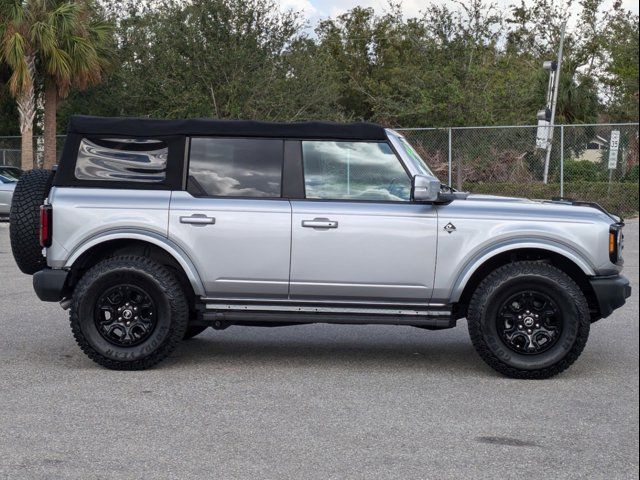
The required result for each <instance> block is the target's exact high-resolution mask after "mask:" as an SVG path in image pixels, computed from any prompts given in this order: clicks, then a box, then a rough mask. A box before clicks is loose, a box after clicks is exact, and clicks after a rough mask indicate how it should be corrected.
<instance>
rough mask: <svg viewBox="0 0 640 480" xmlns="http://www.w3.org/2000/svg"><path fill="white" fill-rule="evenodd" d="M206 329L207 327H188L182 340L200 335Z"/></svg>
mask: <svg viewBox="0 0 640 480" xmlns="http://www.w3.org/2000/svg"><path fill="white" fill-rule="evenodd" d="M207 328H209V327H208V326H207V325H189V326H188V327H187V331H186V332H185V333H184V340H189V339H190V338H193V337H195V336H197V335H200V334H201V333H202V332H204V331H205V330H206V329H207Z"/></svg>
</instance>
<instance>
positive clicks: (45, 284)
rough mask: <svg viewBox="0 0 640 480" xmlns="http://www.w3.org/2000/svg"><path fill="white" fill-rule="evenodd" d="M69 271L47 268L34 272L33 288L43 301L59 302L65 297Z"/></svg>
mask: <svg viewBox="0 0 640 480" xmlns="http://www.w3.org/2000/svg"><path fill="white" fill-rule="evenodd" d="M68 275H69V272H67V271H66V270H52V269H51V268H45V269H44V270H40V271H39V272H36V273H34V274H33V289H34V290H35V291H36V295H38V298H39V299H40V300H42V301H43V302H59V301H60V300H62V299H63V297H64V289H65V286H66V283H67V276H68Z"/></svg>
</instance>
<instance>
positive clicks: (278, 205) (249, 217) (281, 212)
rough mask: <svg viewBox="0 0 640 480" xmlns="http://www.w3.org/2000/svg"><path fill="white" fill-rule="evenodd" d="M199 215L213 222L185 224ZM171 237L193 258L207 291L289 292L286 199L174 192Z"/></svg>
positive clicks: (223, 294) (221, 293)
mask: <svg viewBox="0 0 640 480" xmlns="http://www.w3.org/2000/svg"><path fill="white" fill-rule="evenodd" d="M198 218H202V219H210V220H209V221H213V222H215V223H207V224H198V223H185V222H190V221H192V220H193V219H198ZM169 239H171V240H172V241H173V242H175V243H176V244H177V245H179V246H180V247H181V248H182V249H183V250H184V251H185V252H187V254H188V255H189V256H190V257H191V258H192V259H193V261H194V263H195V265H196V268H197V270H198V271H199V272H200V276H201V279H202V282H203V284H204V289H205V291H206V293H207V294H208V295H212V296H221V297H230V298H234V297H238V298H242V297H245V296H251V297H255V296H264V297H274V298H287V296H288V293H289V259H290V255H291V204H290V203H289V201H288V200H260V199H243V198H196V197H193V196H192V195H191V194H189V193H187V192H173V195H172V198H171V209H170V212H169Z"/></svg>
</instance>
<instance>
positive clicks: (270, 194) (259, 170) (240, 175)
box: [187, 138, 284, 198]
mask: <svg viewBox="0 0 640 480" xmlns="http://www.w3.org/2000/svg"><path fill="white" fill-rule="evenodd" d="M283 148H284V142H283V141H282V140H275V139H259V138H192V139H191V148H190V154H189V181H188V185H187V189H188V191H189V192H190V193H191V194H192V195H195V196H212V197H256V198H274V197H280V196H281V190H282V163H283Z"/></svg>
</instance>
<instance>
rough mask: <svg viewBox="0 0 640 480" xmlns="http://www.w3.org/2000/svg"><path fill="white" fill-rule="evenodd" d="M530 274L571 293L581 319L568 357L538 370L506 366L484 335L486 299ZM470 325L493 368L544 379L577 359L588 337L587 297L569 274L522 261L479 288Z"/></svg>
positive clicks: (473, 299)
mask: <svg viewBox="0 0 640 480" xmlns="http://www.w3.org/2000/svg"><path fill="white" fill-rule="evenodd" d="M528 275H537V276H544V277H547V278H550V279H552V280H553V281H554V282H555V283H556V284H557V287H558V288H559V289H563V290H564V291H566V292H568V294H569V296H570V297H571V298H572V299H573V301H574V302H575V305H576V307H577V310H578V312H579V316H580V318H579V319H578V321H579V326H578V335H577V338H576V340H575V343H574V344H573V346H572V348H571V349H570V350H569V352H568V353H567V355H566V356H565V357H564V358H563V359H562V360H561V361H559V362H558V363H556V364H554V365H551V366H549V367H546V368H541V369H537V370H524V369H519V368H515V367H513V366H510V365H508V364H506V363H504V362H503V361H502V360H500V359H499V358H498V357H497V356H496V355H495V354H494V353H493V352H492V351H491V349H490V348H489V346H488V345H487V343H486V341H485V339H484V336H483V334H482V318H483V308H484V305H485V304H486V302H487V299H489V298H491V296H492V295H493V294H494V292H496V290H498V289H499V288H501V286H502V284H503V283H504V282H505V281H507V280H511V279H513V278H514V277H518V276H528ZM467 322H468V327H469V335H470V337H471V342H472V343H473V346H474V348H475V349H476V351H477V352H478V354H479V355H480V357H481V358H482V359H483V360H484V361H485V362H486V363H487V364H488V365H489V366H490V367H491V368H493V369H494V370H497V371H498V372H500V373H502V374H504V375H507V376H509V377H512V378H519V379H545V378H550V377H553V376H555V375H557V374H559V373H561V372H563V371H564V370H566V369H567V368H569V367H570V366H571V365H572V364H573V363H574V362H575V361H576V360H577V359H578V357H579V356H580V354H581V353H582V351H583V350H584V347H585V345H586V343H587V340H588V338H589V329H590V325H591V318H590V314H589V307H588V304H587V300H586V298H585V296H584V294H583V293H582V291H581V290H580V287H579V286H578V285H577V284H576V283H575V282H574V281H573V279H572V278H571V277H570V276H569V275H567V274H566V273H565V272H563V271H562V270H560V269H558V268H556V267H555V266H553V265H550V264H547V263H542V262H536V261H520V262H514V263H510V264H507V265H504V266H502V267H499V268H497V269H496V270H494V271H493V272H491V273H490V274H489V275H488V276H487V277H486V278H485V279H484V280H483V281H482V282H481V283H480V285H478V287H477V289H476V291H475V292H474V293H473V295H472V297H471V301H470V302H469V308H468V315H467Z"/></svg>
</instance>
